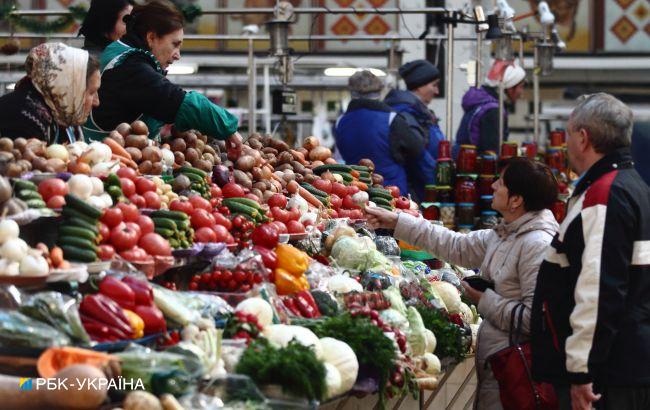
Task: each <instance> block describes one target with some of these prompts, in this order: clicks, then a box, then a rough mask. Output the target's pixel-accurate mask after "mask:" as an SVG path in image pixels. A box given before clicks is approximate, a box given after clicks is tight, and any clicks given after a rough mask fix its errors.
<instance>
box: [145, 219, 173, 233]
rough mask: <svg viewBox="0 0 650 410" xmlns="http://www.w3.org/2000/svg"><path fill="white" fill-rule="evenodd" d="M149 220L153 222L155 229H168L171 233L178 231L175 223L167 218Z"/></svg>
mask: <svg viewBox="0 0 650 410" xmlns="http://www.w3.org/2000/svg"><path fill="white" fill-rule="evenodd" d="M151 219H152V220H153V224H154V225H155V226H156V228H163V229H169V230H172V231H175V230H177V229H178V228H177V225H176V222H175V221H174V220H173V219H169V218H151Z"/></svg>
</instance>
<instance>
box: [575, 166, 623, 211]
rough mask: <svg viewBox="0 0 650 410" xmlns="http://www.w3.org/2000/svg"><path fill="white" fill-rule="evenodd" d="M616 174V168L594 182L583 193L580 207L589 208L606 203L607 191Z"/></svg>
mask: <svg viewBox="0 0 650 410" xmlns="http://www.w3.org/2000/svg"><path fill="white" fill-rule="evenodd" d="M617 174H618V170H616V171H612V172H608V173H607V174H605V175H603V176H602V177H600V178H599V179H598V181H596V182H594V183H593V184H592V185H591V186H590V187H589V188H588V189H587V193H586V194H585V200H584V202H583V203H582V209H585V208H589V207H590V206H595V205H607V200H608V199H609V191H610V189H611V188H612V184H613V183H614V178H616V175H617Z"/></svg>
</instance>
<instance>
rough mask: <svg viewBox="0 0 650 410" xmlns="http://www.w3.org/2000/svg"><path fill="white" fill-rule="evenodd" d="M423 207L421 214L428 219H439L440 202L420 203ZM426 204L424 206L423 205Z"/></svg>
mask: <svg viewBox="0 0 650 410" xmlns="http://www.w3.org/2000/svg"><path fill="white" fill-rule="evenodd" d="M420 205H421V206H422V208H423V210H422V216H424V219H428V220H429V221H438V220H440V204H439V203H425V202H423V203H422V204H420ZM425 205H426V206H425Z"/></svg>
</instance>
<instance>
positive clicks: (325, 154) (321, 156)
mask: <svg viewBox="0 0 650 410" xmlns="http://www.w3.org/2000/svg"><path fill="white" fill-rule="evenodd" d="M331 156H332V151H331V150H330V149H329V148H327V147H316V148H314V149H313V150H311V151H310V152H309V159H310V160H312V161H325V160H327V159H328V158H330V157H331Z"/></svg>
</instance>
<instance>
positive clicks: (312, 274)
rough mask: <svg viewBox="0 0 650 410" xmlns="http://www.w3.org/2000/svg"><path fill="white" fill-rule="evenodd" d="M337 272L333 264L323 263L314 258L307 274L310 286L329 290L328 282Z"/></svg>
mask: <svg viewBox="0 0 650 410" xmlns="http://www.w3.org/2000/svg"><path fill="white" fill-rule="evenodd" d="M335 274H336V270H334V268H332V267H331V266H326V265H323V264H322V263H320V262H317V261H314V260H312V261H311V263H310V264H309V268H307V272H305V275H306V276H307V280H308V281H309V288H310V289H312V290H314V289H317V290H322V291H327V282H328V281H329V278H331V277H332V276H334V275H335Z"/></svg>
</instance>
